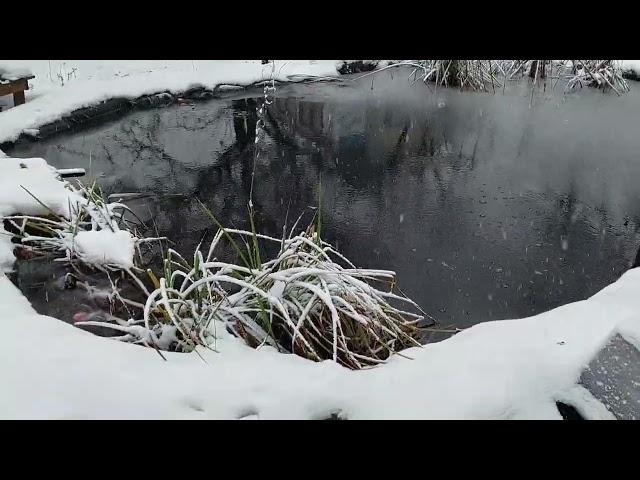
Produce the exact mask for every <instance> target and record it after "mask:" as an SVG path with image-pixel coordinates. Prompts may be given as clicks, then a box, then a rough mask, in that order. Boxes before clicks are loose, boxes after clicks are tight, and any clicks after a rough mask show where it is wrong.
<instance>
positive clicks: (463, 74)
mask: <svg viewBox="0 0 640 480" xmlns="http://www.w3.org/2000/svg"><path fill="white" fill-rule="evenodd" d="M396 67H411V68H413V70H412V72H411V74H410V75H409V78H411V77H413V78H414V80H418V79H420V80H422V81H423V82H424V83H427V82H429V83H435V85H436V86H443V87H459V88H460V89H468V90H477V91H495V89H496V88H499V87H501V86H502V82H501V81H500V80H499V78H498V73H499V72H500V64H499V63H498V62H497V61H494V60H402V61H398V62H395V63H392V64H390V65H388V66H386V67H384V68H381V69H379V70H375V71H373V72H371V73H367V74H365V75H362V76H361V77H358V78H362V77H365V76H368V75H372V74H375V73H377V72H381V71H382V70H386V69H389V68H396Z"/></svg>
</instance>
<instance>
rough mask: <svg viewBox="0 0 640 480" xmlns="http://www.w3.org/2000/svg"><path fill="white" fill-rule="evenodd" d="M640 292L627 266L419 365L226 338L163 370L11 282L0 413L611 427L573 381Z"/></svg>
mask: <svg viewBox="0 0 640 480" xmlns="http://www.w3.org/2000/svg"><path fill="white" fill-rule="evenodd" d="M638 288H640V270H631V271H629V272H627V273H626V274H625V275H623V277H622V278H621V279H620V280H618V281H617V282H616V283H614V284H613V285H611V286H609V287H607V288H605V289H604V290H603V291H601V292H600V293H598V294H597V295H595V296H594V297H592V298H591V299H589V300H586V301H583V302H577V303H573V304H569V305H565V306H563V307H560V308H557V309H555V310H552V311H550V312H547V313H544V314H542V315H538V316H535V317H530V318H526V319H519V320H503V321H497V322H488V323H484V324H480V325H477V326H475V327H473V328H471V329H469V330H466V331H465V332H463V333H460V334H458V335H456V336H455V337H453V338H451V339H448V340H445V341H442V342H439V343H436V344H431V345H428V346H425V347H424V348H414V349H410V350H407V351H405V352H403V354H404V355H405V356H409V357H412V358H413V360H410V359H406V358H402V357H400V356H397V357H395V358H394V359H392V360H391V361H390V362H389V364H387V365H383V366H381V367H376V368H374V369H370V370H364V371H357V372H356V371H351V370H347V369H345V368H343V367H340V366H339V365H337V364H335V363H333V362H330V361H326V362H321V363H315V362H311V361H309V360H305V359H302V358H300V357H297V356H295V355H285V354H280V353H278V352H276V351H275V350H273V349H272V348H270V347H265V348H262V349H260V350H253V349H251V348H249V347H246V346H244V345H243V344H241V343H240V341H238V340H237V339H235V338H233V337H230V336H229V335H226V334H224V335H223V334H222V333H223V332H222V329H219V330H220V332H221V335H220V337H221V338H219V339H218V341H217V344H216V346H215V347H216V349H217V350H218V351H219V353H216V352H213V351H210V350H205V349H201V350H199V352H198V353H199V354H200V355H201V356H202V359H201V358H200V357H199V356H198V355H197V354H196V353H191V354H179V353H165V354H164V355H165V357H166V358H167V361H166V362H165V361H163V360H162V359H161V358H160V356H158V355H157V353H156V352H155V351H154V350H152V349H147V348H144V347H139V346H134V345H131V344H125V343H120V342H117V341H113V340H109V339H106V338H101V337H97V336H93V335H91V334H89V333H87V332H84V331H81V330H80V329H77V328H74V327H72V326H71V325H68V324H66V323H63V322H61V321H58V320H55V319H53V318H50V317H45V316H41V315H38V314H36V313H35V312H34V311H33V309H32V308H31V307H30V306H29V305H28V303H27V302H26V300H25V299H24V298H23V297H22V296H21V295H20V293H19V292H18V290H17V289H16V288H15V287H14V286H13V285H12V284H11V282H10V281H9V280H8V279H7V278H6V277H4V276H3V277H0V318H2V322H3V327H4V328H3V345H4V346H3V348H2V349H0V389H1V390H2V391H3V392H5V394H4V395H2V396H0V417H2V418H174V419H188V418H192V419H195V418H231V419H232V418H258V419H268V418H281V419H282V418H324V417H328V416H329V415H330V414H331V413H335V412H341V414H342V415H344V416H346V417H347V418H349V419H367V418H375V419H382V418H456V419H464V418H477V419H521V418H548V419H553V418H555V419H558V418H560V416H559V414H558V412H557V409H556V408H555V406H554V402H555V401H556V400H566V399H567V398H570V399H571V401H572V402H574V403H575V404H576V406H577V407H578V408H579V409H580V410H581V412H582V413H583V414H587V415H588V416H590V417H591V418H607V415H606V412H604V411H602V409H601V407H600V406H598V405H597V404H594V403H593V401H592V399H590V398H589V397H588V395H584V392H581V391H580V389H579V387H576V386H575V382H576V380H577V378H578V377H579V374H580V371H581V369H582V368H583V367H584V366H585V365H586V364H587V363H588V361H589V360H590V358H591V357H592V356H593V355H594V354H595V353H596V352H597V351H598V349H599V348H600V347H601V346H602V345H603V344H605V343H606V341H607V339H608V338H609V337H610V336H611V335H612V333H613V331H614V330H615V328H616V326H618V327H620V329H622V330H623V331H626V332H627V333H629V332H631V333H632V334H635V335H637V334H638V332H639V331H640V328H639V320H638V318H637V311H638V308H640V299H639V298H638V295H637V294H636V292H637V291H638ZM623 326H624V328H622V327H623ZM560 342H564V343H563V344H561V343H560Z"/></svg>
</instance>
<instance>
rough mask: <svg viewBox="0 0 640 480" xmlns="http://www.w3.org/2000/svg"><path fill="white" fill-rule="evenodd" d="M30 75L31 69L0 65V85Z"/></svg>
mask: <svg viewBox="0 0 640 480" xmlns="http://www.w3.org/2000/svg"><path fill="white" fill-rule="evenodd" d="M30 75H32V72H31V69H30V68H28V67H15V66H11V67H9V66H7V65H3V64H0V83H3V81H12V80H18V79H19V78H25V77H28V76H30Z"/></svg>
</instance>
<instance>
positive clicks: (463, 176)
mask: <svg viewBox="0 0 640 480" xmlns="http://www.w3.org/2000/svg"><path fill="white" fill-rule="evenodd" d="M632 83H633V82H632ZM633 87H634V88H633V90H632V92H631V93H630V94H628V95H626V96H624V97H622V98H617V97H615V96H612V95H603V94H601V93H598V92H595V91H584V92H582V93H580V94H579V95H571V96H569V97H563V96H562V95H556V94H553V93H550V92H549V90H547V92H546V93H544V94H543V93H540V92H538V93H537V94H536V97H535V101H534V107H533V108H529V93H528V90H526V89H523V88H522V86H518V87H514V88H510V89H508V90H507V91H506V92H505V93H502V92H500V93H496V94H495V95H491V94H480V93H464V92H459V91H457V90H447V89H438V90H437V91H436V92H434V91H432V90H430V89H429V88H427V87H425V86H424V85H423V84H415V85H412V84H410V83H409V82H408V81H407V80H406V73H402V74H400V72H395V74H392V73H388V72H382V73H380V74H377V75H376V76H374V77H367V78H364V79H361V80H358V81H355V82H346V83H342V84H339V85H337V84H307V85H290V86H284V87H281V88H279V89H278V92H277V98H276V100H275V102H274V104H273V105H272V106H271V107H270V110H269V116H268V119H267V122H266V127H267V132H268V135H267V140H266V143H265V145H264V147H263V151H262V153H261V155H260V158H259V160H258V163H257V166H256V181H255V186H254V204H255V206H256V209H257V211H258V227H259V228H260V229H261V230H263V231H266V232H268V233H271V234H276V235H277V234H279V233H280V232H281V230H282V225H283V222H284V218H285V215H286V212H287V208H289V211H290V214H289V218H290V219H291V218H292V217H293V218H295V217H297V215H298V214H299V212H301V211H303V210H305V209H306V208H307V207H309V206H316V205H317V198H318V188H319V185H321V187H322V212H323V218H324V226H325V231H324V236H325V238H326V239H327V240H328V241H331V242H332V243H334V244H337V246H338V247H339V248H340V250H341V251H342V252H343V253H344V254H346V255H347V256H348V257H349V258H351V259H352V260H353V261H354V263H356V264H357V265H359V266H362V267H380V268H390V269H393V270H395V271H396V272H397V273H398V279H399V283H400V286H401V287H402V288H403V290H404V291H405V293H407V294H408V295H409V296H410V297H412V298H413V299H415V300H416V301H417V302H418V303H419V304H420V305H421V306H422V307H423V308H424V309H425V310H426V311H427V312H429V313H431V314H432V315H433V316H435V317H436V318H437V319H438V320H440V322H441V323H442V324H445V325H455V326H458V327H467V326H470V325H472V324H475V323H479V322H483V321H487V320H495V319H503V318H513V317H522V316H528V315H532V314H536V313H539V312H542V311H545V310H548V309H551V308H553V307H556V306H558V305H561V304H565V303H568V302H573V301H576V300H582V299H585V298H587V297H589V296H591V295H592V294H594V293H596V292H597V291H598V290H600V289H601V288H603V287H604V286H606V285H608V284H610V283H611V282H613V281H615V280H616V279H617V278H618V277H619V276H620V275H621V274H622V273H623V272H624V271H626V270H627V269H628V268H629V266H630V264H631V262H632V261H633V258H634V257H635V254H636V251H637V249H638V246H639V245H640V234H639V232H638V229H639V226H640V130H639V127H638V126H639V125H640V89H639V88H638V85H636V84H635V83H634V85H633ZM260 93H261V92H255V93H254V94H249V95H247V94H245V95H246V96H245V97H236V98H228V99H224V100H212V101H209V102H206V103H197V104H195V105H193V106H172V107H168V108H162V109H154V110H147V111H138V112H134V113H131V114H129V115H128V116H126V117H124V118H121V119H119V120H116V121H112V122H110V123H107V124H103V125H101V126H98V127H93V128H90V129H85V130H82V131H76V132H74V133H70V134H63V135H59V136H57V137H55V138H52V139H49V140H46V141H42V142H39V143H33V144H30V145H23V146H19V147H16V148H15V149H14V150H13V151H11V152H8V153H11V154H12V155H15V156H24V157H32V156H37V157H44V158H46V159H47V161H49V162H50V163H51V164H53V165H55V166H56V167H61V168H62V167H63V168H70V167H85V168H86V169H87V170H88V172H89V174H88V175H87V177H88V178H87V180H90V179H93V178H97V179H98V180H99V182H100V183H101V185H102V186H103V187H104V189H105V191H106V192H107V193H115V192H142V193H146V194H149V195H150V196H149V197H147V198H143V199H139V200H136V201H134V202H133V203H132V204H133V205H134V206H135V208H136V210H137V211H138V212H139V213H140V214H141V215H142V216H143V217H145V219H150V218H153V219H154V220H155V223H156V225H157V228H158V230H159V233H160V234H163V235H167V236H169V237H170V238H172V239H174V240H175V241H176V242H177V248H178V250H181V251H183V252H185V253H186V252H190V251H192V249H193V247H194V246H195V245H196V244H197V243H198V242H199V240H200V238H201V237H202V235H203V234H204V233H205V232H206V231H207V229H211V224H210V222H209V221H208V219H207V217H206V216H205V215H204V214H203V213H202V211H201V209H200V207H199V206H198V203H197V201H196V197H197V198H199V199H200V200H202V201H203V202H204V203H205V204H207V205H208V206H209V207H210V208H211V209H212V210H213V211H214V212H215V213H216V214H217V215H218V216H219V217H220V218H221V219H223V220H224V222H225V223H226V224H234V225H237V226H242V227H246V226H247V223H248V222H247V202H248V194H249V189H250V183H251V171H252V169H253V144H254V128H255V122H256V112H255V107H256V99H257V98H259V95H260ZM23 268H24V267H23ZM21 288H23V289H25V291H27V295H28V296H29V298H30V299H31V300H32V301H34V302H35V303H36V304H37V305H36V308H38V309H40V310H46V309H47V308H51V307H48V306H47V304H46V303H45V302H44V301H43V299H44V296H45V295H48V294H47V292H46V288H37V289H33V288H32V289H29V288H27V287H25V286H24V285H23V286H22V287H21Z"/></svg>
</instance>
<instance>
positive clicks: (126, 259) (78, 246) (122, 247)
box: [73, 230, 135, 270]
mask: <svg viewBox="0 0 640 480" xmlns="http://www.w3.org/2000/svg"><path fill="white" fill-rule="evenodd" d="M73 242H74V247H75V248H74V249H73V250H74V251H75V254H76V255H77V256H78V258H79V259H80V260H81V261H82V262H84V263H86V264H88V265H95V266H102V265H112V266H117V267H120V268H122V269H125V270H126V269H128V268H131V267H133V255H134V252H135V239H134V238H133V237H132V236H131V233H129V232H128V231H126V230H117V231H115V232H112V231H110V230H93V231H86V232H79V233H78V234H77V235H76V236H75V237H74V238H73Z"/></svg>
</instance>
